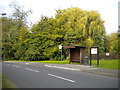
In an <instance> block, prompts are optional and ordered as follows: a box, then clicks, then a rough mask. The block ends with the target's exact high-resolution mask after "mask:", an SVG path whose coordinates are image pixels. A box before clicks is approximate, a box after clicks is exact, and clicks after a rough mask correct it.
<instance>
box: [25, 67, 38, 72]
mask: <svg viewBox="0 0 120 90" xmlns="http://www.w3.org/2000/svg"><path fill="white" fill-rule="evenodd" d="M25 69H26V70H29V71H34V72H39V71H37V70H33V69H30V68H25Z"/></svg>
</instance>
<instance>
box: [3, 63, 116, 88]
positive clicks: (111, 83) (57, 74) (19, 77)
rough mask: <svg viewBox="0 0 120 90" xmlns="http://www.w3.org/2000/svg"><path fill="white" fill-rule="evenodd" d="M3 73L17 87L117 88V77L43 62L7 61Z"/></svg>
mask: <svg viewBox="0 0 120 90" xmlns="http://www.w3.org/2000/svg"><path fill="white" fill-rule="evenodd" d="M2 66H3V67H2V69H3V75H5V76H7V77H8V78H9V79H10V80H11V81H12V82H14V83H15V84H16V86H17V87H18V88H118V78H115V77H109V76H103V75H96V74H91V73H87V72H80V71H74V70H65V69H60V68H50V67H46V66H44V64H38V63H34V64H30V63H20V62H19V63H18V62H9V63H8V62H7V63H3V65H2Z"/></svg>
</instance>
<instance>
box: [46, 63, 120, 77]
mask: <svg viewBox="0 0 120 90" xmlns="http://www.w3.org/2000/svg"><path fill="white" fill-rule="evenodd" d="M45 66H47V67H51V68H61V69H68V70H76V71H81V72H88V73H94V74H100V75H105V76H112V77H120V70H111V69H102V68H94V67H93V66H90V65H75V64H45Z"/></svg>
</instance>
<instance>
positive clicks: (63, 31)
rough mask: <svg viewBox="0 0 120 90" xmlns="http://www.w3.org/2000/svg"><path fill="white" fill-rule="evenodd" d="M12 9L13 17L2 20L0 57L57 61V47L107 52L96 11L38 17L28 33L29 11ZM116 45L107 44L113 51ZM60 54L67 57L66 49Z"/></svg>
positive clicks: (103, 31) (67, 11)
mask: <svg viewBox="0 0 120 90" xmlns="http://www.w3.org/2000/svg"><path fill="white" fill-rule="evenodd" d="M13 7H14V10H15V12H14V13H13V18H3V23H4V24H3V26H2V28H3V55H5V56H6V57H7V58H15V59H21V60H29V61H32V60H34V61H36V60H42V59H50V60H60V55H61V50H59V48H58V46H59V45H62V46H64V45H79V46H86V47H87V50H86V51H87V52H89V48H90V47H91V46H98V47H99V48H100V52H106V51H108V50H109V48H108V47H106V42H109V40H108V41H106V40H105V39H104V38H102V37H107V36H106V32H105V28H104V21H103V20H101V17H100V14H99V13H98V12H97V11H85V10H82V9H79V8H77V7H71V8H68V9H64V10H62V9H59V10H56V14H55V17H54V18H53V17H50V18H48V17H45V16H41V20H40V21H39V22H38V23H37V24H34V25H33V26H32V28H31V29H30V30H28V27H27V25H26V24H25V22H26V19H27V16H28V13H29V11H23V9H22V8H20V6H16V5H13ZM17 9H18V11H17ZM19 9H20V10H19ZM21 10H22V11H21ZM19 14H20V16H19ZM17 15H18V16H17ZM21 15H22V16H21ZM24 21H25V22H24ZM108 38H109V37H108ZM116 44H117V41H115V42H114V44H112V43H111V46H110V48H111V47H113V48H114V50H116V49H117V48H116ZM108 45H109V44H108ZM112 51H113V50H112ZM62 53H63V55H64V56H63V57H62V59H66V58H67V57H68V56H69V50H67V49H63V50H62Z"/></svg>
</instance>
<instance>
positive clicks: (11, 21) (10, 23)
mask: <svg viewBox="0 0 120 90" xmlns="http://www.w3.org/2000/svg"><path fill="white" fill-rule="evenodd" d="M10 6H11V8H13V9H14V11H13V14H12V16H11V17H9V18H8V17H5V18H2V43H3V44H2V54H3V55H5V56H6V58H14V57H15V56H14V54H15V52H16V50H15V48H14V46H15V44H17V43H18V42H19V41H18V40H19V36H20V30H21V28H22V27H27V24H26V19H27V16H28V13H29V12H30V11H24V9H23V8H22V7H21V6H19V5H18V4H17V3H15V2H14V3H12V4H11V5H10Z"/></svg>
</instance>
